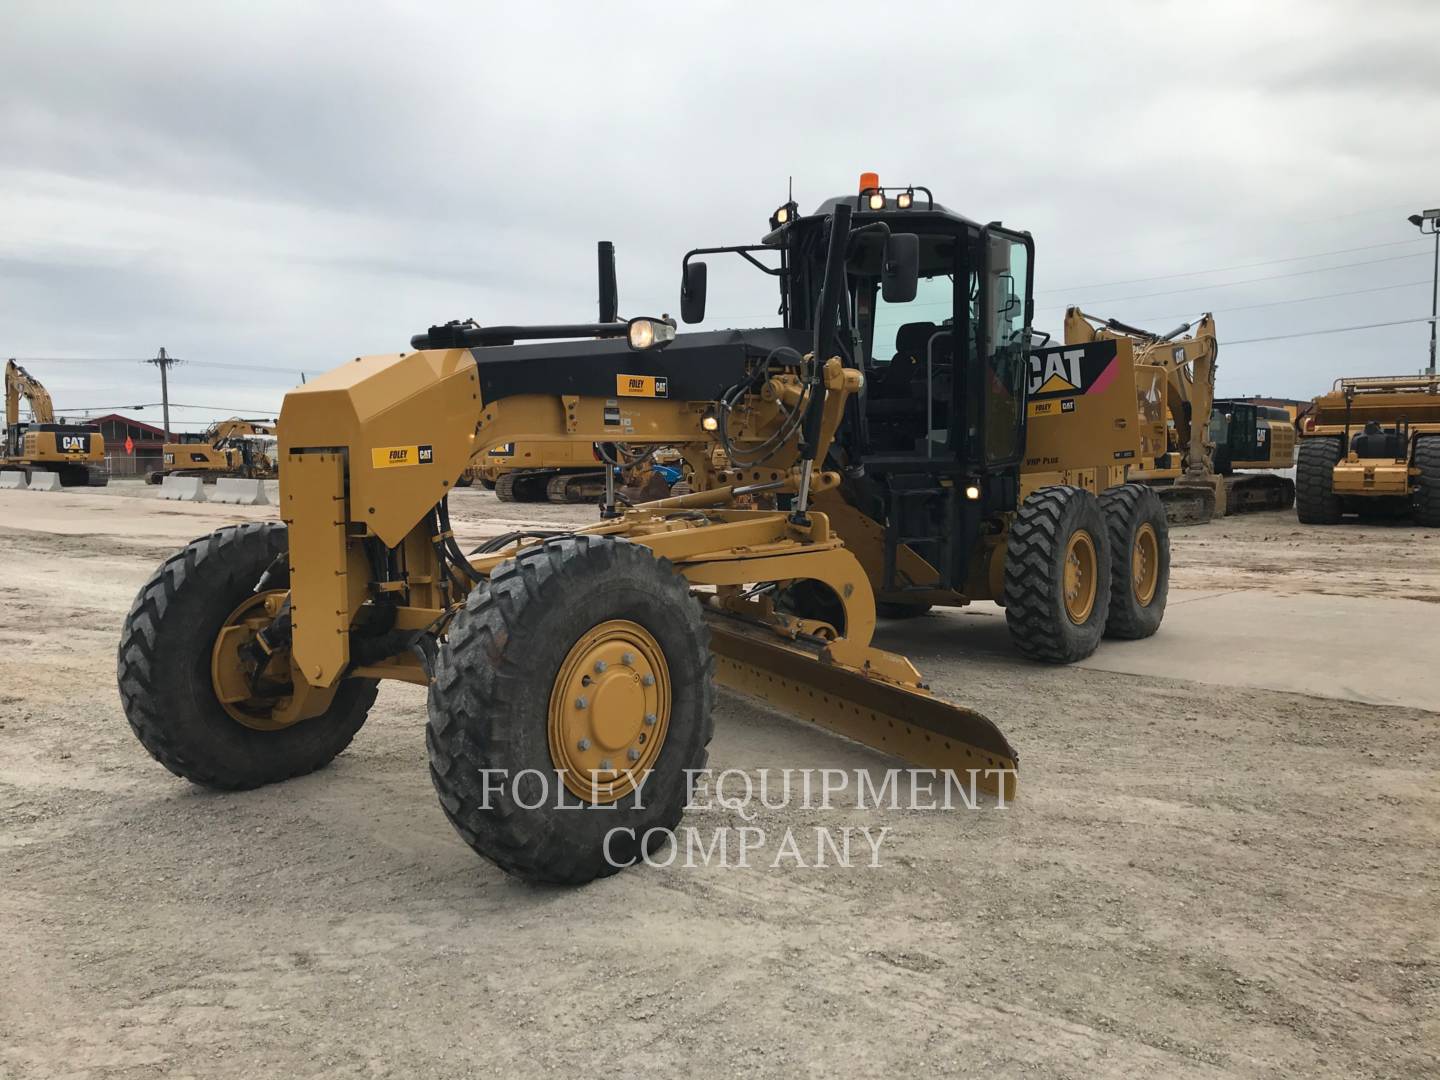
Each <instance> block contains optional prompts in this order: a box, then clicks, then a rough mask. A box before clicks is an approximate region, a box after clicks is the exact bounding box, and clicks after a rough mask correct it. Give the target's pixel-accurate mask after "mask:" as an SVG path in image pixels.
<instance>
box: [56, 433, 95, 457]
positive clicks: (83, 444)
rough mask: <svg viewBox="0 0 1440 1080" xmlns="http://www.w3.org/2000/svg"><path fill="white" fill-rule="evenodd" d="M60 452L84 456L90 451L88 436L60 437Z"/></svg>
mask: <svg viewBox="0 0 1440 1080" xmlns="http://www.w3.org/2000/svg"><path fill="white" fill-rule="evenodd" d="M60 450H61V452H62V453H65V454H85V453H89V451H90V436H88V435H61V436H60Z"/></svg>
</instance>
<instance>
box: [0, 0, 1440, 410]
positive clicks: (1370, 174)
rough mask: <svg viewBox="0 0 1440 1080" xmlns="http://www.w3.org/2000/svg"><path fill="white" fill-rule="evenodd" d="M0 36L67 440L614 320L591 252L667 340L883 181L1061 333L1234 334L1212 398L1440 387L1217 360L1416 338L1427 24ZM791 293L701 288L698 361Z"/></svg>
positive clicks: (201, 24)
mask: <svg viewBox="0 0 1440 1080" xmlns="http://www.w3.org/2000/svg"><path fill="white" fill-rule="evenodd" d="M0 4H3V9H4V13H5V18H4V33H3V34H0V80H3V87H4V92H3V94H0V147H3V152H0V208H3V219H4V227H3V229H0V354H3V355H5V356H11V355H14V356H19V357H29V358H34V359H35V361H36V362H35V363H33V364H31V365H29V366H30V368H31V371H32V374H34V375H36V376H37V377H39V378H40V379H41V380H42V381H44V382H45V383H46V384H47V386H49V387H50V389H51V391H52V393H53V394H54V397H55V399H56V402H57V405H59V406H60V407H61V408H62V409H74V408H78V407H83V406H99V407H104V406H115V405H119V406H124V405H128V404H131V403H143V402H152V401H156V400H158V378H157V374H156V372H155V370H154V369H153V368H150V367H144V366H141V365H139V364H138V363H133V362H110V363H88V362H86V363H82V362H79V361H78V360H75V361H72V362H64V363H62V362H59V360H58V358H99V359H107V358H113V359H115V360H120V361H125V360H126V359H127V358H137V357H144V356H151V355H154V353H155V350H156V349H157V348H158V347H160V346H162V345H163V346H165V347H166V348H167V349H168V350H169V352H170V353H172V354H174V355H177V356H180V357H183V358H184V359H186V360H187V361H189V362H190V363H189V364H187V365H186V366H184V367H181V368H178V369H176V370H175V371H174V373H173V376H172V397H173V398H174V399H175V400H176V401H178V402H185V403H191V404H200V405H209V406H215V407H217V408H220V409H223V410H224V411H225V412H226V413H229V412H241V413H246V414H249V415H263V414H267V413H273V411H274V410H276V409H277V408H278V406H279V403H280V400H281V398H282V396H283V393H284V390H285V389H286V388H287V387H288V386H290V385H293V384H294V383H296V382H298V381H299V373H300V372H301V371H302V370H303V371H305V372H308V373H312V374H313V373H317V372H320V371H324V370H326V369H328V368H331V367H334V366H336V365H337V364H338V363H341V362H343V361H345V360H347V359H348V358H350V357H352V356H355V355H359V354H362V353H372V352H387V351H392V350H399V349H401V348H403V347H405V346H406V344H407V342H408V340H409V337H410V335H411V334H412V333H415V332H417V331H419V330H422V329H423V328H425V327H426V326H428V325H430V324H431V323H435V322H442V321H445V320H447V319H451V318H457V317H466V316H473V317H474V318H476V319H478V320H479V321H481V322H487V323H497V322H522V321H555V320H577V319H590V318H593V316H594V305H595V282H594V275H595V256H594V245H595V241H596V240H598V239H609V240H613V241H614V242H615V244H616V247H617V250H618V256H619V276H620V296H621V310H622V314H627V315H634V314H641V313H645V314H651V313H658V312H662V311H666V312H668V311H674V310H675V309H676V308H677V307H678V287H679V263H680V257H681V255H682V254H683V253H684V251H685V250H686V249H687V248H689V247H694V246H702V245H715V244H722V243H740V242H752V241H754V240H756V239H758V238H759V236H760V234H761V233H762V232H764V231H765V224H766V219H767V218H768V216H769V214H770V212H771V211H772V210H773V209H774V207H775V206H777V205H779V204H780V203H781V202H783V201H784V197H785V185H786V180H787V177H790V176H793V177H794V183H795V194H796V197H797V200H798V201H799V202H800V204H801V206H802V208H805V209H810V208H813V206H814V205H815V204H816V203H818V202H819V201H820V200H821V199H822V198H824V197H826V196H828V195H831V194H837V193H841V192H849V191H851V190H853V188H854V185H855V182H856V178H857V177H858V174H859V173H860V172H861V171H862V170H867V169H868V170H875V171H877V172H879V173H880V176H881V179H882V182H885V183H906V182H913V183H921V184H925V185H927V186H929V187H931V188H932V189H933V190H934V192H935V194H936V197H937V198H938V199H939V200H941V201H942V202H944V203H946V204H947V205H948V206H950V207H952V208H953V209H956V210H959V211H960V212H962V213H964V214H966V215H968V216H969V217H972V218H976V219H978V220H981V221H990V220H995V219H1000V220H1003V221H1005V222H1006V223H1007V224H1009V225H1012V226H1017V227H1021V228H1026V229H1029V230H1030V231H1031V232H1032V233H1033V234H1034V235H1035V238H1036V245H1037V264H1038V267H1037V282H1036V288H1037V290H1038V298H1037V303H1038V304H1039V306H1040V310H1039V312H1038V313H1037V318H1036V324H1037V326H1039V327H1041V328H1046V327H1049V328H1053V329H1058V324H1059V316H1060V315H1061V313H1062V311H1063V307H1064V305H1065V304H1066V303H1079V304H1081V305H1082V306H1085V307H1087V308H1088V309H1091V310H1093V311H1095V312H1097V313H1100V314H1104V315H1111V316H1115V317H1118V318H1122V319H1125V320H1127V321H1130V322H1133V323H1139V324H1140V325H1143V326H1149V327H1152V328H1156V329H1169V328H1170V327H1172V326H1174V325H1175V324H1177V323H1179V322H1181V321H1183V320H1186V319H1189V318H1191V317H1193V316H1195V315H1198V314H1199V313H1200V312H1203V311H1205V310H1212V309H1213V310H1214V311H1215V313H1216V318H1217V321H1218V325H1219V331H1220V335H1221V342H1222V348H1221V354H1220V389H1221V391H1222V392H1223V393H1227V394H1250V393H1265V394H1277V395H1287V396H1294V397H1309V396H1311V395H1313V394H1315V393H1317V392H1319V391H1321V390H1322V389H1324V388H1326V387H1327V386H1328V385H1329V384H1330V382H1331V381H1332V380H1333V379H1334V378H1336V377H1337V376H1339V375H1342V374H1346V375H1349V374H1385V373H1396V372H1414V371H1416V370H1418V369H1419V368H1420V367H1421V366H1422V365H1423V364H1424V363H1425V362H1426V359H1427V358H1426V352H1427V341H1428V333H1429V331H1428V329H1427V327H1426V326H1425V325H1424V324H1411V325H1405V326H1395V327H1389V328H1386V329H1380V330H1370V331H1359V332H1353V333H1342V334H1331V335H1325V336H1315V337H1294V338H1289V339H1285V340H1279V341H1273V342H1264V343H1254V344H1235V345H1232V346H1230V347H1228V348H1227V347H1226V346H1225V343H1226V342H1227V341H1237V342H1238V341H1239V340H1240V339H1246V338H1255V337H1265V336H1269V335H1280V334H1291V333H1294V332H1297V331H1303V330H1316V329H1325V328H1329V327H1339V326H1349V325H1354V324H1357V323H1377V322H1387V321H1393V320H1401V319H1410V318H1417V317H1420V316H1424V315H1428V314H1429V310H1430V278H1431V255H1432V252H1433V247H1432V245H1431V243H1430V242H1429V241H1428V240H1422V239H1421V238H1420V237H1419V236H1418V234H1417V232H1416V230H1415V229H1414V227H1413V226H1411V225H1410V224H1409V223H1408V222H1407V221H1406V220H1405V219H1406V216H1407V215H1408V214H1410V213H1413V212H1415V211H1417V210H1420V209H1423V208H1426V207H1432V206H1440V138H1437V135H1436V118H1437V115H1440V110H1437V105H1440V62H1437V53H1436V42H1437V41H1440V3H1437V2H1435V0H1409V2H1404V0H1364V2H1360V0H1356V2H1323V0H1266V2H1264V3H1257V2H1251V0H1246V2H1240V0H1234V2H1232V0H1207V2H1205V3H1198V4H1197V3H1195V2H1193V0H1185V2H1175V3H1165V2H1156V0H1146V2H1135V3H1108V4H1107V3H1075V2H1074V0H1054V2H1044V3H1031V4H1026V3H1018V2H1012V3H1007V4H997V3H986V4H976V5H973V6H972V5H964V4H959V3H936V4H926V3H918V2H912V3H906V4H881V3H875V2H873V0H872V2H869V3H864V4H842V3H818V4H813V5H807V4H795V3H791V4H783V5H782V4H758V3H754V4H747V3H722V2H718V0H712V2H705V0H691V2H687V3H674V2H672V3H664V4H655V5H631V4H626V3H615V2H610V3H604V4H581V3H575V4H553V5H552V4H543V3H535V2H530V3H524V4H518V3H517V4H510V5H504V6H500V5H493V4H487V3H481V2H474V0H472V2H468V3H455V4H444V3H429V4H413V3H406V4H401V3H394V4H383V3H369V4H364V5H360V4H352V3H333V4H325V3H318V2H310V3H295V2H293V0H289V2H280V3H267V2H262V0H247V2H245V3H235V4H207V3H203V2H193V3H180V2H175V3H160V2H154V0H150V2H147V0H136V2H133V3H128V4H119V3H95V4H78V3H66V2H64V0H45V2H41V3H28V2H17V0H0ZM361 9H364V13H359V12H361ZM1357 249H1358V250H1357ZM1312 256H1313V257H1312ZM1282 260H1283V261H1282ZM1181 275H1184V276H1181ZM1257 279H1264V280H1257ZM772 289H773V282H772V281H771V280H770V279H768V278H763V277H762V276H761V275H759V274H758V273H756V272H754V271H747V269H746V268H745V267H744V265H743V264H742V263H740V262H739V261H738V260H734V261H733V265H731V264H729V263H724V262H721V261H718V260H712V264H711V281H710V304H709V307H710V312H711V313H712V315H711V318H710V320H709V325H715V326H719V325H726V324H735V325H762V324H764V323H765V322H766V321H768V320H770V319H772V318H773V312H774V307H775V298H774V295H773V292H772ZM1336 294H1348V295H1336ZM1259 305H1268V306H1259ZM47 358H56V359H55V360H54V361H52V362H46V361H47ZM138 415H140V416H141V417H143V418H147V419H153V420H157V421H158V409H147V410H146V411H145V412H144V413H143V414H138ZM216 415H217V414H216V413H215V412H202V411H193V412H177V413H176V416H177V417H178V418H181V419H184V420H189V421H195V422H198V423H199V424H201V425H203V423H204V422H205V421H206V420H208V419H213V418H215V416H216Z"/></svg>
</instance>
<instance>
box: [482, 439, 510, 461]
mask: <svg viewBox="0 0 1440 1080" xmlns="http://www.w3.org/2000/svg"><path fill="white" fill-rule="evenodd" d="M485 453H486V454H488V455H489V456H490V457H510V456H511V455H512V454H514V453H515V444H514V443H513V442H507V443H501V444H500V445H499V446H497V447H495V448H494V449H492V450H487V451H485Z"/></svg>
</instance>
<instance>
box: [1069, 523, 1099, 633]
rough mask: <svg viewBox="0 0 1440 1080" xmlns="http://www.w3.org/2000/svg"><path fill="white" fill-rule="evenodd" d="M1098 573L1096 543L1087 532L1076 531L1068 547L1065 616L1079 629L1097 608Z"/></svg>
mask: <svg viewBox="0 0 1440 1080" xmlns="http://www.w3.org/2000/svg"><path fill="white" fill-rule="evenodd" d="M1095 570H1096V559H1095V541H1094V540H1093V539H1091V537H1090V534H1089V533H1088V532H1086V531H1085V530H1084V529H1077V530H1076V531H1075V532H1074V533H1072V534H1071V536H1070V542H1069V543H1068V544H1066V545H1065V614H1066V615H1068V616H1070V621H1071V622H1072V623H1074V624H1075V625H1077V626H1079V625H1081V624H1083V623H1084V622H1085V620H1086V619H1088V618H1090V612H1091V611H1093V610H1094V608H1095V586H1096V580H1097V577H1098V575H1097V574H1096V572H1095Z"/></svg>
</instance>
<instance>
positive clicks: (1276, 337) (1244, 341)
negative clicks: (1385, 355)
mask: <svg viewBox="0 0 1440 1080" xmlns="http://www.w3.org/2000/svg"><path fill="white" fill-rule="evenodd" d="M1434 321H1435V316H1434V315H1425V316H1422V317H1421V318H1418V319H1396V320H1395V321H1394V322H1377V323H1361V324H1360V325H1358V326H1332V327H1330V328H1329V329H1327V330H1297V331H1296V332H1295V333H1293V334H1271V335H1269V336H1268V337H1252V338H1240V339H1239V340H1237V341H1226V342H1223V343H1222V344H1223V345H1224V346H1225V347H1226V348H1229V347H1230V346H1231V345H1249V344H1251V343H1253V342H1256V341H1283V340H1284V339H1285V338H1297V337H1315V336H1317V335H1319V334H1343V333H1346V332H1348V331H1350V330H1374V329H1376V328H1378V327H1381V326H1408V325H1409V324H1411V323H1428V322H1434Z"/></svg>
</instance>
